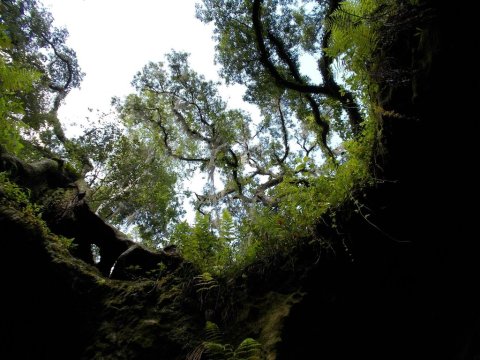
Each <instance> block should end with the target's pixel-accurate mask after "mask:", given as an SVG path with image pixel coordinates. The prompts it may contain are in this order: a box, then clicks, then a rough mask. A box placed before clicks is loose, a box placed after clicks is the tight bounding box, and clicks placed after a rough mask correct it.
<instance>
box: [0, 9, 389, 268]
mask: <svg viewBox="0 0 480 360" xmlns="http://www.w3.org/2000/svg"><path fill="white" fill-rule="evenodd" d="M393 6H394V4H393V3H390V2H389V1H380V0H378V1H373V0H372V1H362V2H358V1H346V2H339V1H335V0H328V1H327V0H325V1H317V0H315V1H313V0H312V1H297V0H245V1H238V0H203V1H202V2H201V3H200V4H198V5H197V17H198V19H200V20H201V21H203V22H205V23H212V24H213V25H214V39H215V41H216V61H217V63H218V64H219V65H220V76H221V78H222V82H224V83H225V84H227V85H229V84H230V85H231V84H240V85H242V86H244V89H245V95H244V100H245V101H247V102H249V103H251V104H253V105H255V106H257V107H258V109H259V110H260V114H261V116H260V118H259V119H256V118H255V119H254V118H252V116H251V115H250V114H248V113H247V112H246V111H244V110H242V109H233V108H231V107H229V106H228V104H227V101H226V100H225V99H224V98H222V91H221V87H220V86H221V85H222V84H221V83H217V82H213V81H210V80H208V79H205V77H204V76H203V75H201V74H199V73H197V72H196V71H195V70H194V69H192V68H191V66H190V64H189V61H188V57H189V55H188V54H187V53H184V52H177V51H172V52H171V53H170V54H168V55H166V56H165V59H163V60H162V61H160V62H150V63H149V64H147V65H145V67H144V68H143V69H142V70H141V71H140V72H139V73H138V74H137V75H136V76H135V78H134V79H133V83H132V84H133V85H134V87H135V90H136V92H135V93H133V94H130V95H129V96H127V97H126V98H125V99H114V101H113V104H114V105H115V107H116V111H117V113H116V115H114V120H113V121H106V122H105V121H103V122H102V121H100V122H99V124H98V125H97V124H90V125H89V126H87V127H86V129H85V132H84V134H83V135H81V136H79V137H77V138H75V139H68V138H67V137H66V136H65V134H64V131H63V128H62V126H61V122H60V120H59V119H58V116H57V112H58V109H59V106H60V105H61V103H62V101H63V100H64V98H65V96H66V95H67V94H68V92H69V91H70V90H71V89H72V88H75V87H78V86H79V85H80V82H81V79H82V77H83V74H82V72H81V70H80V68H79V65H78V63H77V59H76V55H75V52H74V51H73V50H72V49H70V48H69V47H68V46H66V44H65V41H66V38H67V36H68V32H67V31H66V30H65V29H57V28H55V27H53V25H52V16H51V15H50V14H49V13H48V12H47V11H46V10H44V9H43V8H42V7H41V6H40V5H39V4H38V3H37V2H36V1H35V0H28V1H13V0H12V1H2V3H1V10H2V11H1V21H0V35H1V36H0V45H1V47H2V50H1V58H0V60H1V62H0V75H1V76H2V82H1V83H0V86H1V88H0V90H1V91H2V94H5V97H2V102H1V103H0V115H1V116H0V121H2V124H4V126H2V129H1V130H0V136H1V139H2V146H3V147H5V148H6V150H7V151H10V152H14V153H16V154H20V150H21V147H22V146H24V147H25V149H23V150H22V151H23V154H22V156H24V157H25V158H35V157H37V158H38V157H40V156H47V157H50V158H57V157H63V158H65V159H66V160H67V161H68V162H69V163H70V164H71V165H72V166H73V167H74V168H75V169H76V171H77V172H78V173H80V174H81V175H82V176H85V177H86V180H87V181H88V183H89V185H90V188H91V192H89V194H88V197H89V201H90V204H91V205H92V206H93V208H94V209H95V210H96V211H97V213H98V214H99V215H100V216H102V217H103V218H104V219H106V220H107V221H109V222H111V223H112V224H115V225H120V226H122V227H123V229H124V230H129V231H130V232H134V233H136V234H138V235H139V236H140V237H141V238H142V239H143V241H144V242H146V243H148V244H150V245H152V246H157V245H158V244H165V243H167V242H169V241H170V242H172V243H176V244H177V245H178V246H179V247H180V248H182V250H183V252H184V253H185V254H188V253H189V252H191V253H192V255H191V258H192V259H194V260H195V259H196V260H195V261H197V262H198V263H203V264H204V265H205V267H209V268H211V267H212V266H214V265H215V264H217V265H218V264H219V263H222V264H223V265H222V266H226V264H227V263H230V264H231V263H232V262H236V261H237V260H238V258H240V257H249V256H250V255H248V254H251V253H252V251H253V252H255V251H256V250H252V249H258V248H264V249H265V248H268V247H269V246H270V247H272V248H278V244H281V243H288V241H291V240H292V239H294V240H295V239H301V238H304V237H308V236H313V234H314V228H315V226H316V224H317V223H318V221H320V218H321V216H322V215H324V213H325V212H326V211H327V210H328V209H332V208H333V207H335V206H338V205H339V204H341V203H342V202H343V201H345V200H347V199H350V198H352V197H353V196H355V195H354V193H355V189H357V188H360V187H361V186H363V185H365V184H366V183H367V182H369V181H371V179H372V177H371V172H370V161H371V158H372V151H373V148H374V145H375V141H376V136H377V128H376V124H377V122H376V121H375V116H376V113H375V111H376V110H375V109H374V108H373V107H372V103H371V102H370V101H369V98H370V97H371V96H373V95H374V92H375V88H374V86H372V84H373V82H370V81H369V79H370V75H371V74H370V73H369V72H368V71H367V70H366V69H367V66H366V63H365V62H366V61H367V59H368V55H369V54H372V53H373V52H374V51H375V47H376V44H377V40H378V39H377V38H376V29H377V28H378V23H379V19H381V18H382V16H384V15H385V14H386V13H388V11H390V10H389V9H391V8H392V7H393ZM347 35H348V36H347ZM311 60H313V63H315V64H316V65H315V66H314V67H312V66H311V65H310V66H307V65H306V64H311V63H312V61H311ZM313 79H320V80H319V81H314V80H313ZM100 120H102V117H100ZM12 139H14V140H13V142H12ZM199 174H203V177H204V178H205V179H207V181H206V183H205V186H204V190H203V191H202V192H200V193H192V191H191V190H190V189H189V186H188V182H189V181H196V180H195V179H198V176H199ZM187 200H190V201H191V202H192V203H193V204H194V207H195V209H196V211H197V212H198V214H197V216H196V221H195V223H194V224H188V223H186V222H185V221H183V220H182V217H181V216H182V215H183V214H184V213H185V209H184V208H183V207H182V202H183V201H187ZM187 244H190V245H187ZM189 246H190V248H189ZM192 249H194V250H192ZM212 249H214V250H212ZM214 259H216V260H214ZM236 259H237V260H236Z"/></svg>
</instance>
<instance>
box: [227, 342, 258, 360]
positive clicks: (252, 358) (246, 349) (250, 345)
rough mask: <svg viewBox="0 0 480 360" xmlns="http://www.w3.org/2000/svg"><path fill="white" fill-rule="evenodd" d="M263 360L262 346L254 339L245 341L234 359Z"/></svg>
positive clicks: (238, 348)
mask: <svg viewBox="0 0 480 360" xmlns="http://www.w3.org/2000/svg"><path fill="white" fill-rule="evenodd" d="M262 358H263V357H262V345H260V343H259V342H258V341H256V340H254V339H252V338H246V339H245V340H243V341H242V342H241V343H240V345H238V347H237V349H236V350H235V354H234V357H233V359H235V360H261V359H262Z"/></svg>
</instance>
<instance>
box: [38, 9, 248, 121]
mask: <svg viewBox="0 0 480 360" xmlns="http://www.w3.org/2000/svg"><path fill="white" fill-rule="evenodd" d="M197 1H198V0H171V1H167V0H135V1H132V0H43V3H44V5H45V6H46V7H47V8H48V9H50V11H51V13H52V14H53V17H54V18H55V25H56V26H64V27H66V28H67V29H68V31H69V33H70V37H69V40H68V44H69V45H70V46H71V47H72V48H73V49H74V50H75V51H76V52H77V56H78V61H79V63H80V66H81V68H82V70H83V71H84V72H85V73H86V76H85V79H84V80H83V82H82V85H81V89H80V90H74V91H72V92H71V93H70V94H69V96H68V97H67V99H66V103H65V105H64V106H63V107H62V108H61V110H60V113H59V115H60V118H61V120H62V121H63V122H64V123H69V122H72V121H75V122H77V123H78V122H80V121H85V118H86V117H87V116H89V112H88V108H93V109H100V110H102V111H106V110H107V109H108V107H109V104H110V99H111V98H112V96H120V97H122V96H124V95H127V94H128V93H129V92H132V90H133V89H132V88H131V87H130V82H131V81H132V79H133V76H134V75H135V73H137V72H138V71H139V70H141V69H142V67H143V66H144V65H145V64H146V63H148V62H149V61H160V60H162V59H163V56H164V54H166V53H168V52H170V51H171V50H172V49H175V50H177V51H186V52H189V53H191V57H190V61H191V65H192V68H193V69H195V70H196V71H197V72H199V73H201V74H203V75H205V76H206V78H207V79H211V80H213V79H216V78H217V69H216V68H215V66H214V43H213V40H212V30H213V27H212V26H211V25H205V24H203V23H201V22H200V21H199V20H197V19H196V18H195V2H197ZM241 96H242V90H241V88H240V87H239V86H237V87H234V89H230V90H229V91H228V92H227V97H229V98H230V101H229V104H230V105H231V106H232V107H233V106H234V107H238V106H241ZM249 110H251V108H250V109H249Z"/></svg>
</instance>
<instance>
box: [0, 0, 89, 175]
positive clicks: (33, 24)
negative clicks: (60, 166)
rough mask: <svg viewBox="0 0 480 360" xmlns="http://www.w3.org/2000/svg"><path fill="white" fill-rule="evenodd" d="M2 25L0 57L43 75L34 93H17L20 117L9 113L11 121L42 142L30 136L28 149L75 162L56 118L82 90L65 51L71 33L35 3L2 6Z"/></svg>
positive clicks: (13, 0)
mask: <svg viewBox="0 0 480 360" xmlns="http://www.w3.org/2000/svg"><path fill="white" fill-rule="evenodd" d="M0 25H1V27H2V29H5V30H4V33H3V37H4V38H5V39H6V41H8V45H7V46H2V57H3V58H4V59H8V62H10V63H11V64H13V65H14V66H17V67H21V68H23V69H25V70H28V71H33V72H35V73H37V74H39V75H40V76H39V78H38V79H37V81H35V82H32V84H31V86H33V89H32V91H16V92H15V93H14V95H15V97H16V99H17V101H18V102H19V103H21V104H22V111H21V112H20V113H18V114H15V113H11V114H10V117H9V121H10V122H11V123H16V124H20V125H19V126H22V127H23V130H24V133H28V132H30V134H32V132H33V133H36V134H37V135H39V140H38V138H37V137H33V136H32V137H30V138H29V141H28V142H26V144H27V145H33V147H34V148H36V150H40V152H41V153H43V154H44V155H48V156H50V157H52V156H54V155H53V153H57V155H66V154H69V155H70V156H73V155H74V154H73V149H72V144H71V142H70V141H69V139H68V138H67V137H66V136H65V133H64V130H63V128H62V125H61V122H60V120H59V119H58V116H57V112H58V109H59V107H60V105H61V104H62V102H63V100H64V99H65V97H66V96H67V94H68V93H69V92H70V90H71V89H73V88H76V87H79V86H80V82H81V80H82V78H83V73H82V72H81V70H80V67H79V65H78V62H77V57H76V53H75V51H74V50H72V49H71V48H70V47H68V46H67V45H66V40H67V37H68V31H67V30H66V29H61V28H56V27H54V26H53V17H52V15H51V14H50V13H49V12H48V11H47V10H45V9H44V8H43V7H42V6H41V5H40V4H39V3H38V2H37V1H36V0H21V1H20V0H2V1H1V3H0ZM76 156H78V155H76ZM81 162H82V166H83V167H84V169H83V170H84V172H86V171H87V170H90V169H91V166H90V164H89V161H88V159H87V158H86V157H83V158H82V159H81Z"/></svg>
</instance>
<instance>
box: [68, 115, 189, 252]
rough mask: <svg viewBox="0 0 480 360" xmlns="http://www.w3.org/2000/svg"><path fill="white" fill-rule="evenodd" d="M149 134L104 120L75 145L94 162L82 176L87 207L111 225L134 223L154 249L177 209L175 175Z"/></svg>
mask: <svg viewBox="0 0 480 360" xmlns="http://www.w3.org/2000/svg"><path fill="white" fill-rule="evenodd" d="M152 136H155V134H151V133H150V132H145V131H143V132H142V131H137V130H136V129H135V128H133V127H129V128H126V129H122V128H120V127H119V126H118V125H117V124H115V123H113V122H109V121H103V122H102V123H101V124H100V125H94V126H93V127H91V128H88V129H86V130H85V134H84V135H83V136H81V137H79V138H78V139H75V143H76V144H78V145H77V146H78V148H79V149H81V151H83V152H84V153H86V154H88V157H89V159H90V161H91V162H92V164H93V165H94V171H92V172H90V173H89V174H87V177H86V179H87V181H88V182H89V184H90V186H91V188H92V191H91V193H90V203H91V205H92V207H93V208H94V209H95V210H96V212H97V213H98V214H99V215H100V216H102V217H103V218H104V219H106V220H107V221H108V222H110V223H112V224H114V225H118V226H122V228H124V229H126V230H127V231H128V229H129V228H132V227H133V231H134V232H137V233H138V235H139V237H140V239H142V241H143V242H144V244H146V245H149V246H151V247H153V248H156V247H159V246H160V245H163V243H164V242H165V237H166V235H167V234H168V232H169V229H170V227H171V226H173V223H174V221H175V219H176V218H177V217H178V216H179V214H180V210H179V208H178V197H177V196H176V189H175V184H176V181H177V176H176V174H175V172H174V171H173V169H172V166H171V161H170V159H169V158H168V157H167V156H166V155H165V154H164V153H163V152H162V151H161V149H159V148H157V147H155V146H154V139H152Z"/></svg>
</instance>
